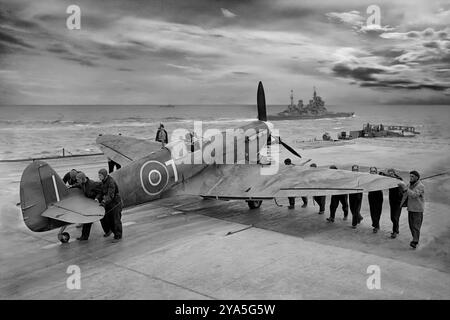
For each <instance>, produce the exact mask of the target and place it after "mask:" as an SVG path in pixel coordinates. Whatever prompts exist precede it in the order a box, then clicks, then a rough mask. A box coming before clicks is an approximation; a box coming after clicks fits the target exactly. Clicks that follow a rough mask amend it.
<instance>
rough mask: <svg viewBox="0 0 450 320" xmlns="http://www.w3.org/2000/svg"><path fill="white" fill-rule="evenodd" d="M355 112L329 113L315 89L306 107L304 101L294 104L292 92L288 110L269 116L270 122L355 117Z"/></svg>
mask: <svg viewBox="0 0 450 320" xmlns="http://www.w3.org/2000/svg"><path fill="white" fill-rule="evenodd" d="M354 114H355V113H354V112H329V111H328V110H327V109H326V108H325V101H324V100H322V98H321V97H320V96H318V95H317V92H316V87H314V93H313V98H312V99H311V100H309V103H308V104H307V105H306V106H304V105H303V100H298V104H297V105H295V104H294V92H293V90H291V104H290V105H288V108H287V109H286V110H284V111H282V112H279V113H278V114H276V115H268V120H297V119H322V118H341V117H342V118H343V117H353V116H354Z"/></svg>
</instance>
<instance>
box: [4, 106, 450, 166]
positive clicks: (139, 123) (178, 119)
mask: <svg viewBox="0 0 450 320" xmlns="http://www.w3.org/2000/svg"><path fill="white" fill-rule="evenodd" d="M285 108H286V105H268V106H267V110H268V113H269V114H276V113H277V112H280V111H282V110H284V109H285ZM327 109H328V110H329V111H331V112H354V113H355V115H354V116H353V117H349V118H328V119H327V118H325V119H315V120H284V121H273V122H272V123H273V125H274V128H275V129H278V130H279V134H280V136H281V137H282V139H283V141H284V142H286V143H288V144H289V145H291V146H292V147H293V148H296V147H298V146H300V145H301V143H302V142H304V141H310V140H313V139H321V137H322V135H323V134H324V133H325V132H328V133H330V135H331V136H332V137H337V134H338V133H340V132H342V131H346V132H348V131H350V130H360V129H362V127H363V125H364V124H366V123H371V124H383V125H385V126H386V125H405V126H414V127H415V128H416V131H418V132H420V134H419V135H417V136H415V137H414V138H395V139H394V138H391V139H390V140H386V139H384V140H383V139H382V140H381V141H384V143H385V144H390V143H394V144H395V143H404V141H406V140H407V139H415V140H414V141H415V142H416V143H419V144H423V145H433V146H436V147H437V148H439V147H440V146H442V148H444V149H448V148H449V146H450V125H449V124H450V106H448V105H370V106H368V105H361V106H359V105H346V106H327ZM256 118H257V109H256V105H195V106H194V105H177V106H174V107H169V106H159V105H123V106H119V105H51V106H41V105H39V106H38V105H33V106H0V160H14V159H28V158H39V157H51V156H61V155H62V154H63V149H64V153H65V155H71V154H73V155H75V154H90V153H98V152H100V150H99V149H98V147H97V146H96V144H95V139H96V138H97V137H98V135H99V134H119V133H120V134H122V135H126V136H131V137H135V138H140V139H149V140H154V139H155V134H156V130H157V128H158V126H159V124H160V123H163V124H164V126H165V128H166V130H167V131H168V133H169V137H170V134H171V132H172V131H173V130H175V129H179V128H185V129H188V130H191V131H192V130H194V121H201V124H202V127H203V130H207V129H219V130H225V129H232V128H235V127H237V126H240V125H244V124H246V123H248V122H250V121H253V120H255V119H256ZM405 139H406V140H405Z"/></svg>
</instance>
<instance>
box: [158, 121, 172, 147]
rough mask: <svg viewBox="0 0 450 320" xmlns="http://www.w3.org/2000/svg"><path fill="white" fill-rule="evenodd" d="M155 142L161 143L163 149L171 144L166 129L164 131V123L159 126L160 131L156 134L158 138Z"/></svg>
mask: <svg viewBox="0 0 450 320" xmlns="http://www.w3.org/2000/svg"><path fill="white" fill-rule="evenodd" d="M155 141H157V142H161V147H162V148H164V146H165V145H166V144H167V143H169V137H168V135H167V131H166V129H164V125H163V124H162V123H160V124H159V128H158V131H157V132H156V138H155Z"/></svg>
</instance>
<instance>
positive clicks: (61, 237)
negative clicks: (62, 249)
mask: <svg viewBox="0 0 450 320" xmlns="http://www.w3.org/2000/svg"><path fill="white" fill-rule="evenodd" d="M58 240H59V241H61V243H67V242H69V240H70V234H69V233H67V232H63V233H61V234H58Z"/></svg>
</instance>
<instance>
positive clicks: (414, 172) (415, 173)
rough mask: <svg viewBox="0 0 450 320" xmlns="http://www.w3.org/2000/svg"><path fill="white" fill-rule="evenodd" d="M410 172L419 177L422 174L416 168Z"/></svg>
mask: <svg viewBox="0 0 450 320" xmlns="http://www.w3.org/2000/svg"><path fill="white" fill-rule="evenodd" d="M409 174H413V175H415V176H416V177H417V179H420V174H419V173H418V172H417V171H416V170H413V171H411V172H410V173H409Z"/></svg>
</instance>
